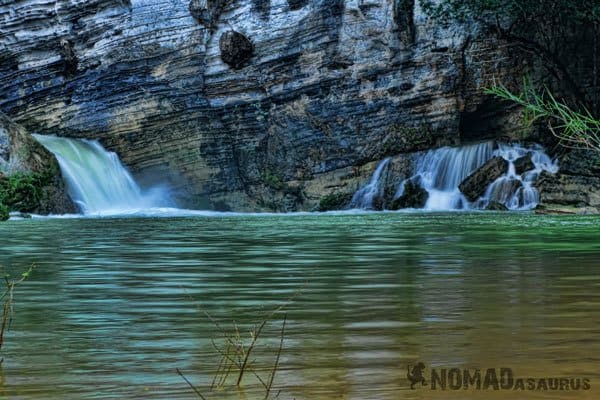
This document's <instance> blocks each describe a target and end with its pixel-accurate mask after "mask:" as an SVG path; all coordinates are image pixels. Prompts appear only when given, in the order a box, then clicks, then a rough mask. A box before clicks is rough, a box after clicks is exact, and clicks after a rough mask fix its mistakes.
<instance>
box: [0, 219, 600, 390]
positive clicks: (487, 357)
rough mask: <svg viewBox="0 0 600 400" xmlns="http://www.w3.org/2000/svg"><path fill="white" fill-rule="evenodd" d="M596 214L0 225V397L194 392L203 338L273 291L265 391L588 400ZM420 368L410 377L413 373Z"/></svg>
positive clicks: (596, 336) (208, 354)
mask: <svg viewBox="0 0 600 400" xmlns="http://www.w3.org/2000/svg"><path fill="white" fill-rule="evenodd" d="M599 239H600V218H598V217H583V216H582V217H567V216H565V217H554V216H545V217H541V216H535V215H530V214H451V213H450V214H392V213H383V214H366V215H298V216H281V217H278V216H263V217H258V216H247V217H242V216H235V217H233V216H230V217H212V218H208V217H198V218H171V219H169V218H164V219H143V218H136V219H65V220H59V219H53V220H29V221H9V222H7V223H3V224H0V246H1V247H0V264H1V265H3V266H4V267H5V269H6V270H7V271H10V272H12V273H13V274H16V273H18V272H20V271H22V270H24V269H26V268H27V266H29V265H30V264H32V263H35V265H36V266H37V267H36V269H35V270H34V272H33V274H32V276H31V277H30V279H29V280H28V281H26V282H24V283H23V284H21V285H20V286H18V287H17V289H16V291H15V294H14V301H15V303H14V313H15V314H14V319H13V321H12V326H11V330H10V331H9V332H8V333H7V334H6V337H5V343H4V346H3V348H2V356H3V357H4V362H3V364H2V368H1V371H0V379H1V387H0V397H1V398H15V399H92V398H93V399H132V398H136V399H193V398H195V397H194V393H193V392H191V390H190V388H189V387H188V386H187V385H186V384H185V382H184V381H183V380H182V379H181V378H180V377H179V376H178V375H177V373H176V371H175V369H176V368H180V369H181V370H182V371H184V372H185V374H186V375H187V376H188V378H189V379H190V381H192V382H193V383H194V384H196V385H197V386H198V387H199V388H200V389H201V391H203V392H204V394H205V395H206V398H208V399H220V398H227V399H237V398H248V399H254V398H257V399H259V398H262V397H261V396H262V395H263V393H264V391H263V390H262V389H261V386H260V384H259V383H258V381H257V379H256V378H253V376H252V375H251V374H250V376H248V377H247V379H245V380H244V388H243V390H241V391H239V392H238V391H236V390H232V389H225V390H219V391H214V392H210V391H208V389H207V385H209V384H210V381H211V379H212V374H213V373H214V371H215V369H216V367H217V365H218V363H219V357H217V356H216V355H215V352H214V349H213V346H212V344H211V338H215V337H218V336H219V332H218V330H217V329H216V328H215V325H214V323H213V322H211V321H209V320H208V318H207V317H206V316H205V315H204V314H203V313H202V312H201V311H200V310H199V308H200V309H203V310H206V311H208V312H209V313H210V314H212V316H213V318H214V319H216V320H217V321H218V322H219V323H220V324H222V326H223V327H224V328H223V329H231V328H230V327H231V325H232V324H231V321H233V320H235V321H237V323H238V325H239V327H240V331H241V332H242V334H243V335H246V336H247V332H248V331H249V330H250V329H251V324H252V323H253V322H255V321H259V320H260V319H261V318H262V317H263V316H264V315H265V314H267V313H268V312H269V311H271V310H273V309H276V308H277V307H279V306H281V305H282V304H284V303H286V300H288V299H290V297H294V296H295V297H294V298H293V301H292V302H291V303H289V304H288V305H287V307H286V308H285V310H283V311H281V312H279V313H277V314H276V315H275V316H274V320H273V321H272V322H271V323H270V324H269V325H267V327H266V328H265V332H264V333H263V338H264V339H261V341H260V342H259V346H257V347H256V354H255V355H256V358H257V360H256V363H255V364H254V368H255V369H256V371H257V373H259V376H260V374H265V373H267V372H268V371H265V370H264V369H266V368H268V366H269V365H271V364H272V361H273V360H274V358H273V355H274V354H275V353H276V352H277V348H278V345H279V330H280V328H281V318H282V317H283V312H284V311H285V312H286V313H287V327H286V334H285V340H284V348H283V352H282V354H281V359H280V362H279V365H280V367H279V370H278V373H277V375H276V377H275V380H274V385H273V386H274V387H275V392H279V397H278V398H280V399H294V398H295V399H429V398H436V399H437V398H439V399H447V398H461V399H465V398H477V399H479V398H482V399H488V398H492V399H494V398H507V399H508V398H520V399H523V398H525V399H528V398H552V399H557V398H561V399H562V398H565V399H566V398H574V399H575V398H577V399H581V398H585V399H597V398H600V391H599V390H598V388H599V387H600V367H599V365H600V240H599ZM417 361H422V362H424V363H425V364H426V366H427V368H428V370H427V372H426V374H428V373H429V372H428V371H429V369H430V368H431V367H438V368H443V367H447V368H453V367H458V368H475V367H479V368H483V369H486V368H500V367H510V368H512V369H513V370H514V372H515V374H518V375H521V376H533V377H557V376H561V377H562V376H568V377H569V376H577V377H579V376H581V377H586V378H588V379H590V380H591V390H589V391H585V392H584V391H579V392H553V391H540V392H527V391H526V392H522V393H520V394H518V395H517V396H516V395H515V394H514V393H512V392H510V391H509V392H505V391H498V392H477V391H472V390H469V391H460V392H452V391H446V392H440V391H432V390H430V388H429V387H427V388H419V389H418V390H414V391H413V390H410V389H409V382H408V380H407V377H406V368H407V364H414V363H415V362H417ZM426 377H428V375H426Z"/></svg>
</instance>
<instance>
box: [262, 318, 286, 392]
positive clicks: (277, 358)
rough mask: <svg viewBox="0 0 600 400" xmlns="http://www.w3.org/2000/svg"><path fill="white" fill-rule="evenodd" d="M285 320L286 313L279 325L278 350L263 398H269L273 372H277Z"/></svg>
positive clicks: (273, 377) (273, 376)
mask: <svg viewBox="0 0 600 400" xmlns="http://www.w3.org/2000/svg"><path fill="white" fill-rule="evenodd" d="M286 322H287V314H285V315H284V316H283V325H282V326H281V337H280V340H279V350H277V357H276V358H275V365H274V366H273V370H272V371H271V377H270V378H269V385H268V386H267V394H266V395H265V400H267V399H268V398H269V394H271V388H272V387H273V380H274V379H275V374H276V373H277V368H278V367H279V358H280V357H281V351H282V350H283V338H284V336H285V323H286Z"/></svg>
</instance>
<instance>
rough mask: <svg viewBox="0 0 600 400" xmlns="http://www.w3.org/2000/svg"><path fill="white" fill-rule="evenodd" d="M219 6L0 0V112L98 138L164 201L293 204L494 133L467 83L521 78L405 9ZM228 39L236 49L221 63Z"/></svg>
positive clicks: (361, 1) (495, 48)
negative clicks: (416, 155) (245, 54)
mask: <svg viewBox="0 0 600 400" xmlns="http://www.w3.org/2000/svg"><path fill="white" fill-rule="evenodd" d="M195 1H197V0H195ZM197 2H198V4H200V6H201V5H202V4H201V3H203V2H202V1H197ZM222 3H223V8H222V10H220V12H219V13H218V15H217V16H216V17H215V18H214V21H213V22H212V23H211V24H203V23H200V22H199V20H198V19H197V18H194V17H193V16H192V14H191V13H190V4H189V1H188V0H132V1H128V0H91V1H90V0H59V1H47V0H20V1H2V2H0V111H2V112H5V113H6V114H8V115H9V116H10V117H12V118H13V119H15V120H16V121H17V122H19V123H21V124H22V125H24V126H25V127H26V128H28V129H29V130H30V131H32V132H39V133H48V134H57V135H61V136H70V137H86V138H98V139H100V140H101V142H102V143H103V144H104V145H105V146H106V147H108V148H109V149H111V150H113V151H116V152H117V153H118V154H119V155H120V156H121V158H122V159H123V161H124V163H125V164H126V165H128V166H129V167H130V168H131V169H132V171H133V172H134V173H135V174H136V175H137V176H138V177H139V178H140V179H141V180H142V182H146V181H147V182H150V181H156V180H162V181H167V182H168V183H170V184H171V185H172V186H173V188H174V190H175V191H176V192H177V193H178V195H179V198H180V201H181V205H182V206H188V207H210V208H216V209H233V210H240V211H244V210H288V211H290V210H306V209H312V208H313V207H315V205H316V204H317V203H318V200H319V199H318V197H319V196H323V195H326V194H328V193H331V192H335V191H339V190H342V189H341V188H343V190H344V191H348V192H350V191H353V190H356V188H357V187H358V186H359V185H360V184H362V183H364V182H365V181H366V180H368V175H369V172H370V171H372V167H371V166H372V165H376V163H377V162H378V161H379V160H381V159H383V158H385V157H386V156H390V155H393V156H399V155H400V156H402V154H408V153H410V152H415V151H420V150H424V149H428V148H431V147H435V146H439V145H443V144H458V143H460V142H465V141H476V140H481V139H482V138H489V137H493V136H500V135H505V134H507V133H509V132H510V131H511V126H512V125H511V118H512V116H513V115H514V114H513V113H510V112H507V111H506V110H505V108H504V106H503V105H501V104H500V105H499V104H497V103H496V102H494V101H491V100H490V99H487V98H484V97H482V95H481V91H480V89H481V87H483V86H486V85H490V84H491V83H492V82H493V80H494V79H497V80H502V81H505V82H506V81H508V80H510V79H515V78H516V79H520V76H522V74H523V73H525V72H528V71H535V70H536V68H538V66H536V65H535V64H534V63H533V62H532V61H531V60H530V59H529V58H528V56H527V55H524V54H521V53H519V52H518V51H517V50H516V49H514V48H512V47H511V46H508V45H507V44H506V43H501V42H498V41H497V40H496V39H495V36H494V35H493V34H492V33H489V32H483V31H481V30H480V29H479V28H478V27H477V26H462V25H458V24H454V25H453V24H451V25H440V24H438V23H436V22H434V21H431V20H430V19H428V18H427V17H426V16H425V15H424V14H423V12H422V11H421V10H420V8H419V5H418V1H417V2H412V1H402V2H400V1H397V0H305V1H298V0H294V1H291V0H269V1H256V0H235V1H225V2H222ZM196 6H197V5H196ZM196 6H195V7H196ZM207 25H208V26H207ZM231 30H234V31H236V32H240V33H242V34H243V35H244V36H245V37H247V38H249V39H250V41H251V42H252V47H253V49H252V56H251V57H250V58H249V59H248V60H247V62H245V63H244V64H243V65H240V66H239V68H232V67H231V66H230V65H228V64H226V63H225V62H223V59H222V57H221V54H220V51H221V50H220V46H219V42H220V38H221V36H222V35H223V34H224V33H225V32H228V31H231ZM511 77H515V78H511ZM0 150H1V142H0ZM407 157H409V156H407ZM409 172H410V171H404V172H402V171H400V173H401V174H402V173H406V174H407V175H408V174H409Z"/></svg>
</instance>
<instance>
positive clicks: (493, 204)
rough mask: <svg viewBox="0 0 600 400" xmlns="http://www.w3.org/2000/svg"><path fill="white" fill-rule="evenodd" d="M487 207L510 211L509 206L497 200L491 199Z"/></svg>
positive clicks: (494, 209)
mask: <svg viewBox="0 0 600 400" xmlns="http://www.w3.org/2000/svg"><path fill="white" fill-rule="evenodd" d="M485 209H486V210H488V211H508V207H506V206H505V205H504V204H502V203H499V202H497V201H490V202H489V203H488V205H487V206H486V207H485Z"/></svg>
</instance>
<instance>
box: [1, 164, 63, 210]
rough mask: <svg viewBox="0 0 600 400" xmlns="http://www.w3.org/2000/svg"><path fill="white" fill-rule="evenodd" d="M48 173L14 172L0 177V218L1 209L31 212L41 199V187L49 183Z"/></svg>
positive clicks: (50, 177)
mask: <svg viewBox="0 0 600 400" xmlns="http://www.w3.org/2000/svg"><path fill="white" fill-rule="evenodd" d="M51 180H52V175H51V174H50V173H47V174H43V173H16V174H13V175H10V176H8V177H6V176H3V177H0V220H2V215H3V214H4V213H3V212H2V210H10V211H21V212H33V211H35V209H36V208H37V207H38V206H39V205H40V202H41V201H42V199H43V194H44V192H43V190H42V188H43V187H44V186H46V185H48V184H49V183H50V181H51Z"/></svg>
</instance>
